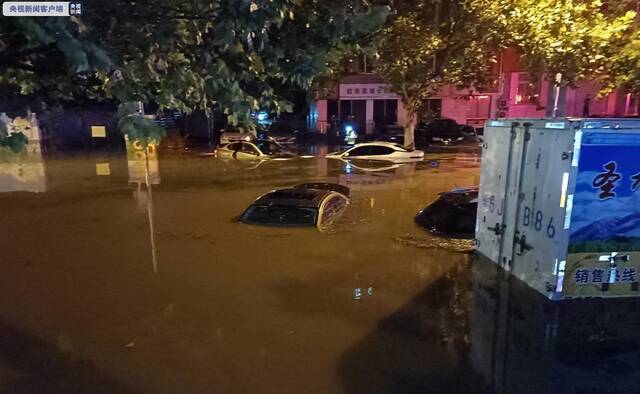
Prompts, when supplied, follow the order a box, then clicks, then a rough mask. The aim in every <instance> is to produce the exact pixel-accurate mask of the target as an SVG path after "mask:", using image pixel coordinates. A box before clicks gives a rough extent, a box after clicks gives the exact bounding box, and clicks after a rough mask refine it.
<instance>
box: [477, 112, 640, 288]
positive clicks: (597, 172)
mask: <svg viewBox="0 0 640 394" xmlns="http://www.w3.org/2000/svg"><path fill="white" fill-rule="evenodd" d="M477 220H478V221H477V224H476V244H477V251H478V252H479V253H480V254H482V255H484V256H486V257H488V258H489V259H490V260H491V261H493V262H494V263H496V264H498V265H500V266H502V267H503V268H504V269H505V270H507V271H510V273H511V274H513V275H515V276H516V277H518V278H519V279H521V280H522V281H524V282H525V283H527V284H528V285H529V286H531V287H533V288H534V289H536V290H537V291H539V292H541V293H542V294H544V295H545V296H546V297H548V298H550V299H554V300H558V299H566V298H576V297H622V296H637V295H640V292H639V291H638V281H639V278H640V272H639V271H640V121H639V120H635V119H508V120H499V121H498V120H494V121H488V122H487V127H486V129H485V142H484V145H483V151H482V170H481V178H480V194H479V203H478V219H477Z"/></svg>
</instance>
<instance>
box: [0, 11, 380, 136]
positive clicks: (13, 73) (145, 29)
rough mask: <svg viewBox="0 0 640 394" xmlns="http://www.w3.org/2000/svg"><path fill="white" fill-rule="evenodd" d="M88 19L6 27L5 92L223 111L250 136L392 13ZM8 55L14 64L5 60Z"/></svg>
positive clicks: (0, 72) (1, 78)
mask: <svg viewBox="0 0 640 394" xmlns="http://www.w3.org/2000/svg"><path fill="white" fill-rule="evenodd" d="M84 7H85V8H84V12H83V13H84V15H83V17H82V18H81V19H80V18H69V19H67V18H13V19H12V20H10V21H7V19H9V18H3V20H2V25H1V26H0V40H1V42H0V44H4V45H2V47H1V48H0V55H3V58H5V59H6V58H7V56H5V54H10V56H9V58H10V61H7V60H5V61H3V62H0V84H2V85H4V86H11V87H14V88H17V89H19V90H20V92H21V93H22V94H39V95H40V96H41V97H43V99H44V100H45V101H47V102H52V101H56V100H58V101H61V100H78V99H80V98H87V97H88V98H90V99H115V100H117V101H119V102H129V101H143V102H155V103H157V104H158V105H159V106H160V107H161V108H172V109H179V110H183V111H188V110H193V109H211V108H214V107H215V108H219V109H221V110H223V111H224V112H225V113H227V114H228V115H229V119H230V121H231V122H232V123H236V124H240V125H250V124H251V121H250V119H249V114H250V112H251V111H255V110H257V109H268V110H271V111H274V112H280V111H283V110H287V109H289V108H290V103H289V101H288V100H287V98H288V97H287V93H289V92H290V91H292V90H294V89H305V88H308V87H309V86H310V85H311V83H312V81H313V80H314V78H316V77H317V76H318V75H320V74H322V73H323V72H325V71H326V69H327V66H328V65H330V62H331V59H332V58H333V57H335V53H336V52H339V51H340V50H342V49H344V48H345V47H347V46H348V45H349V44H350V43H352V42H356V41H357V40H358V38H359V36H360V35H363V34H367V33H369V32H371V31H372V30H375V29H378V28H380V27H381V26H382V24H383V23H384V20H385V18H386V16H387V13H388V8H387V7H374V6H367V5H366V4H363V3H359V2H350V1H344V0H311V1H303V0H268V1H267V0H263V1H260V0H253V1H251V0H193V1H186V0H179V1H174V0H158V1H151V0H128V1H113V0H109V1H107V0H96V1H91V2H86V3H85V4H84ZM2 52H5V54H3V53H2Z"/></svg>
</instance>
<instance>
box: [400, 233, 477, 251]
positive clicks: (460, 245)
mask: <svg viewBox="0 0 640 394" xmlns="http://www.w3.org/2000/svg"><path fill="white" fill-rule="evenodd" d="M395 241H396V242H399V243H401V244H402V245H407V246H414V247H417V248H425V249H446V250H450V251H452V252H457V253H469V252H472V251H473V250H474V242H473V240H472V239H453V238H452V239H447V238H441V237H435V236H418V235H415V234H405V235H401V236H398V237H396V238H395Z"/></svg>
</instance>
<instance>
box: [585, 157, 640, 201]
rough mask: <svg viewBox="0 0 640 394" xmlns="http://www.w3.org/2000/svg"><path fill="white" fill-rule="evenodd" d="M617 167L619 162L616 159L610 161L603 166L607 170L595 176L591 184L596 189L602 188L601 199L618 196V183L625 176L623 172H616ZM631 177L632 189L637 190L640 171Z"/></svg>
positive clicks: (639, 186)
mask: <svg viewBox="0 0 640 394" xmlns="http://www.w3.org/2000/svg"><path fill="white" fill-rule="evenodd" d="M617 167H618V164H617V163H616V162H615V161H610V162H608V163H607V164H605V165H603V166H602V168H603V169H604V170H605V171H604V172H601V173H599V174H598V175H596V177H595V178H593V182H592V183H591V186H593V187H594V188H596V189H600V194H599V197H600V200H607V199H609V198H614V197H616V192H615V188H616V186H617V185H616V183H617V182H620V180H621V179H622V177H623V174H620V173H619V172H616V170H617ZM630 179H631V181H632V184H631V191H634V192H635V191H637V190H638V188H640V172H638V173H637V174H634V175H631V176H630Z"/></svg>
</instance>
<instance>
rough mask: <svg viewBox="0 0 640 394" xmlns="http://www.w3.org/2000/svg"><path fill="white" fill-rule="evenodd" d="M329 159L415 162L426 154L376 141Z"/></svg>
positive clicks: (398, 145) (337, 153) (336, 153)
mask: <svg viewBox="0 0 640 394" xmlns="http://www.w3.org/2000/svg"><path fill="white" fill-rule="evenodd" d="M326 157H327V158H329V159H365V160H394V161H397V160H415V159H422V158H423V157H424V152H423V151H420V150H414V149H410V148H406V147H403V146H402V145H400V144H396V143H393V142H384V141H374V142H365V143H362V144H357V145H355V146H354V147H352V148H349V149H347V150H345V151H342V152H334V153H330V154H328V155H327V156H326Z"/></svg>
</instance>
